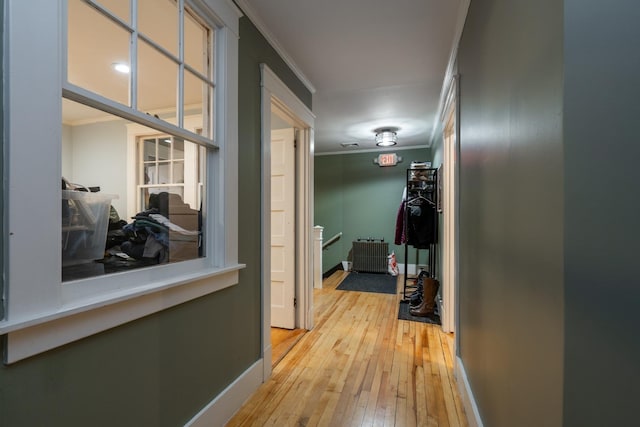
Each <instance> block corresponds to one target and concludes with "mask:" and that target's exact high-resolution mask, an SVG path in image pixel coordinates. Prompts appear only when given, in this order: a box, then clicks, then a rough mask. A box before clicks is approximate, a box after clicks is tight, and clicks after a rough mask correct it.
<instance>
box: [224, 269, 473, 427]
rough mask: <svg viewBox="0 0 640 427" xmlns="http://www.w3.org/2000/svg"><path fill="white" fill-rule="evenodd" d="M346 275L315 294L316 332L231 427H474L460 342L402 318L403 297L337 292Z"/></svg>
mask: <svg viewBox="0 0 640 427" xmlns="http://www.w3.org/2000/svg"><path fill="white" fill-rule="evenodd" d="M346 274H348V273H345V272H342V271H339V272H337V273H335V274H334V275H332V276H331V277H329V278H327V279H325V281H324V283H323V289H315V290H314V307H315V328H314V329H313V330H312V331H309V332H307V333H306V334H305V335H304V336H303V337H302V338H301V339H300V341H299V342H298V343H297V344H296V345H295V346H294V347H293V348H292V349H291V351H290V352H289V353H288V354H287V355H286V356H285V357H284V358H283V359H282V360H281V361H280V363H278V364H277V365H276V367H275V368H274V370H273V374H272V376H271V378H270V379H269V380H268V381H267V382H266V383H264V384H263V385H262V386H261V387H260V388H259V389H258V390H257V391H256V392H255V393H254V395H253V396H252V397H251V398H250V399H249V400H248V401H247V402H246V403H245V405H244V406H243V407H242V408H241V409H240V411H239V412H238V413H237V414H236V415H235V416H234V417H233V418H232V419H231V420H230V422H229V423H228V424H227V425H228V426H316V425H321V426H332V427H333V426H339V427H342V426H396V427H410V426H452V427H453V426H466V425H467V419H466V416H465V413H464V410H463V408H462V404H461V401H460V398H459V396H458V393H457V388H456V385H455V382H454V379H453V366H452V358H451V345H452V337H451V336H450V335H448V334H445V333H443V332H442V330H441V328H440V327H439V326H436V325H430V324H426V323H419V322H410V321H405V320H398V303H399V300H400V295H388V294H375V293H365V292H345V291H338V290H335V288H336V286H337V285H338V284H339V283H340V281H341V280H342V279H343V278H344V277H345V276H346ZM400 279H401V278H399V281H398V283H401V282H400Z"/></svg>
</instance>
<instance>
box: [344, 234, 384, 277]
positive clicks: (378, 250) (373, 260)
mask: <svg viewBox="0 0 640 427" xmlns="http://www.w3.org/2000/svg"><path fill="white" fill-rule="evenodd" d="M388 255H389V243H386V242H366V241H355V242H353V246H352V247H351V256H352V258H353V264H352V265H351V270H353V271H358V272H361V273H386V272H387V269H388V266H387V263H388V260H387V256H388Z"/></svg>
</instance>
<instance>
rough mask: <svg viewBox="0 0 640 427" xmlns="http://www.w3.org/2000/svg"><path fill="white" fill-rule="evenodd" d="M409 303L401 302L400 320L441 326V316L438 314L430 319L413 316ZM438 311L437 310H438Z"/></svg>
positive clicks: (429, 317)
mask: <svg viewBox="0 0 640 427" xmlns="http://www.w3.org/2000/svg"><path fill="white" fill-rule="evenodd" d="M409 308H410V307H409V301H400V309H399V310H398V319H400V320H411V321H412V322H422V323H432V324H434V325H441V324H442V323H441V321H440V316H439V315H438V313H437V312H436V313H434V314H433V315H431V316H428V317H419V316H412V315H411V313H409ZM436 310H437V308H436Z"/></svg>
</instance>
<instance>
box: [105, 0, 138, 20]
mask: <svg viewBox="0 0 640 427" xmlns="http://www.w3.org/2000/svg"><path fill="white" fill-rule="evenodd" d="M96 3H98V4H100V5H102V6H104V8H105V9H107V10H108V11H109V12H111V13H113V15H114V16H117V17H118V18H120V19H122V20H123V21H124V22H126V23H131V4H130V0H97V1H96Z"/></svg>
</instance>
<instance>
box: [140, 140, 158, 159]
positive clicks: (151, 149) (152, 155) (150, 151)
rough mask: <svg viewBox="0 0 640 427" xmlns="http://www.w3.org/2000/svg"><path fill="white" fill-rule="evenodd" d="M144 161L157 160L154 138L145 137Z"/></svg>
mask: <svg viewBox="0 0 640 427" xmlns="http://www.w3.org/2000/svg"><path fill="white" fill-rule="evenodd" d="M143 156H144V157H143V158H144V161H146V162H150V161H153V162H155V161H156V160H157V155H156V140H155V139H145V140H144V155H143Z"/></svg>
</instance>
